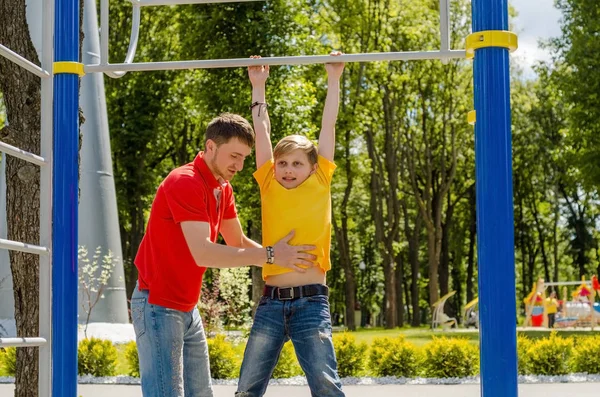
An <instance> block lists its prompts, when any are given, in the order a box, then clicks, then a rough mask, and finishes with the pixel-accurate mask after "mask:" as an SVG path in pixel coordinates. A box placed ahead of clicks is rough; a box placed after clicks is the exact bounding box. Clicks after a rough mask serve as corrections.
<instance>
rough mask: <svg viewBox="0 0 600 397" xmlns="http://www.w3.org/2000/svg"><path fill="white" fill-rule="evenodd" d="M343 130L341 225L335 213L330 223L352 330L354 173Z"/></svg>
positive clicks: (347, 142) (348, 140)
mask: <svg viewBox="0 0 600 397" xmlns="http://www.w3.org/2000/svg"><path fill="white" fill-rule="evenodd" d="M344 130H345V133H344V138H345V139H344V150H345V156H344V158H345V164H344V171H345V173H346V188H345V189H344V198H343V199H342V202H341V205H340V216H341V227H338V224H337V221H336V218H335V214H332V223H333V229H334V232H335V238H336V240H337V245H338V251H339V254H340V264H341V265H342V268H343V270H344V277H345V279H346V283H345V284H344V290H345V291H344V292H345V296H344V299H345V303H346V315H345V318H346V327H347V328H348V329H349V330H350V331H354V330H356V322H355V321H354V310H355V309H356V277H355V275H354V267H353V266H352V259H351V258H352V255H351V253H350V241H349V238H348V203H349V201H350V194H351V193H352V185H353V182H354V174H353V173H352V163H351V153H350V143H351V136H350V128H345V129H344ZM334 208H335V206H334Z"/></svg>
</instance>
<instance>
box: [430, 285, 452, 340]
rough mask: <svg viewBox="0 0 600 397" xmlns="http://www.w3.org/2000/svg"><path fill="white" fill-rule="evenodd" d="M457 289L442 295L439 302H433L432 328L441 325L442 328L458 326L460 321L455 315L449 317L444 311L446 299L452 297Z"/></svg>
mask: <svg viewBox="0 0 600 397" xmlns="http://www.w3.org/2000/svg"><path fill="white" fill-rule="evenodd" d="M454 294H456V291H450V292H448V293H447V294H446V295H444V296H442V297H441V298H440V299H439V300H438V301H437V302H435V303H434V304H433V306H432V307H433V315H432V316H431V329H433V330H435V329H436V328H439V327H441V328H442V329H447V328H452V327H454V328H456V327H458V321H456V319H455V318H454V317H449V316H448V315H447V314H446V313H444V305H445V304H446V301H447V300H448V299H449V298H451V297H452V296H453V295H454Z"/></svg>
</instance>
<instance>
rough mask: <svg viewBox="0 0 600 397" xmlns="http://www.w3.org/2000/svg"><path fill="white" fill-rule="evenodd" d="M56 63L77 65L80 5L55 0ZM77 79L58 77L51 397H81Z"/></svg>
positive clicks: (68, 75)
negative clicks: (75, 63)
mask: <svg viewBox="0 0 600 397" xmlns="http://www.w3.org/2000/svg"><path fill="white" fill-rule="evenodd" d="M54 60H55V62H79V0H55V28H54ZM78 112H79V76H78V75H77V74H73V73H61V74H56V75H55V76H54V142H53V145H52V147H53V152H54V158H53V167H54V173H53V181H52V182H53V186H54V187H53V189H52V219H53V222H52V247H53V249H52V263H53V266H52V309H53V315H52V338H53V344H52V395H53V396H54V397H63V396H65V397H76V396H77V286H78V282H77V201H78V193H79V184H78V178H79V175H78V148H79V114H78Z"/></svg>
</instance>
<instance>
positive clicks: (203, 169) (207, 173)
mask: <svg viewBox="0 0 600 397" xmlns="http://www.w3.org/2000/svg"><path fill="white" fill-rule="evenodd" d="M194 167H195V168H196V169H198V171H200V174H201V175H202V177H203V178H204V180H205V181H206V183H208V186H209V187H211V188H213V189H217V188H223V187H225V186H226V185H227V183H228V182H227V181H224V182H223V183H221V182H220V181H219V180H218V179H217V178H215V176H214V175H213V173H212V171H211V170H210V168H208V165H207V164H206V161H204V152H200V153H198V155H196V158H195V159H194Z"/></svg>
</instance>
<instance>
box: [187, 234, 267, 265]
mask: <svg viewBox="0 0 600 397" xmlns="http://www.w3.org/2000/svg"><path fill="white" fill-rule="evenodd" d="M246 240H248V241H252V240H249V239H246ZM246 244H247V243H246V242H243V245H244V246H246ZM254 244H256V243H254ZM248 245H251V244H248ZM192 255H193V256H194V260H195V261H196V264H197V265H198V266H203V267H213V268H230V267H244V266H252V265H260V264H262V263H265V262H266V261H267V252H266V250H265V249H264V248H262V247H261V246H260V245H258V244H256V245H255V246H250V247H244V248H238V247H229V246H226V245H222V244H215V243H212V242H209V241H207V242H205V243H203V244H202V246H201V247H199V249H198V250H196V254H195V255H194V253H192Z"/></svg>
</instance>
